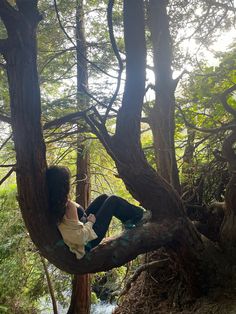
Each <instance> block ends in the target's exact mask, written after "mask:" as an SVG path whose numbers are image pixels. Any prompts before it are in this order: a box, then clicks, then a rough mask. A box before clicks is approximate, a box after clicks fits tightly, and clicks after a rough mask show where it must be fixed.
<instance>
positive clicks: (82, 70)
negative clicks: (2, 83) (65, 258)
mask: <svg viewBox="0 0 236 314" xmlns="http://www.w3.org/2000/svg"><path fill="white" fill-rule="evenodd" d="M76 52H77V54H76V59H77V109H78V111H82V110H84V109H86V108H87V107H88V101H87V96H86V95H85V93H84V88H88V65H87V61H86V58H81V54H82V55H83V56H85V57H87V47H86V38H85V30H84V5H83V0H77V5H76ZM78 127H79V126H78ZM83 143H84V136H83V135H80V134H79V131H78V135H77V160H76V187H75V188H76V202H77V203H78V204H80V205H82V206H83V208H85V209H86V208H87V207H88V205H89V203H90V199H91V188H90V154H89V151H88V150H87V148H86V145H84V144H83ZM90 306H91V283H90V274H85V275H74V278H73V281H72V295H71V302H70V307H69V310H68V314H89V313H90Z"/></svg>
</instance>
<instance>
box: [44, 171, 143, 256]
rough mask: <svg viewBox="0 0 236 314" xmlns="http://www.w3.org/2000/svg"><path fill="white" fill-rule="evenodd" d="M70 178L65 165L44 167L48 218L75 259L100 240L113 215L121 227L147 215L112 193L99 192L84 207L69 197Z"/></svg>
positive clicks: (132, 223) (135, 222) (129, 225)
mask: <svg viewBox="0 0 236 314" xmlns="http://www.w3.org/2000/svg"><path fill="white" fill-rule="evenodd" d="M70 177H71V175H70V171H69V169H68V168H66V167H60V166H52V167H50V168H49V169H48V170H47V184H48V195H49V206H50V217H51V219H52V222H53V223H55V224H57V227H58V229H59V231H60V233H61V235H62V238H63V240H64V242H65V244H66V245H67V246H68V247H69V249H70V251H71V252H73V253H75V254H76V257H77V258H78V259H81V258H82V257H83V256H84V255H85V253H86V252H89V251H90V250H91V249H92V248H94V247H95V246H97V245H98V244H99V243H100V242H101V241H102V239H103V238H104V237H105V235H106V232H107V230H108V228H109V224H110V222H111V219H112V217H113V216H114V217H116V218H118V219H119V220H120V221H121V222H122V223H123V224H124V226H125V228H130V227H134V226H136V225H137V224H138V223H140V222H141V221H143V222H144V218H145V219H146V218H147V219H148V218H149V217H148V216H149V212H148V213H147V212H144V211H143V209H142V208H140V207H137V206H135V205H132V204H130V203H128V202H127V201H126V200H124V199H122V198H120V197H118V196H115V195H113V196H107V195H105V194H103V195H100V196H99V197H97V198H96V199H95V200H94V201H93V202H92V203H91V204H90V205H89V207H88V208H87V209H86V210H84V209H83V207H82V206H81V205H79V204H77V203H75V202H73V201H71V200H70V198H69V193H70Z"/></svg>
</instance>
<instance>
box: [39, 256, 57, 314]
mask: <svg viewBox="0 0 236 314" xmlns="http://www.w3.org/2000/svg"><path fill="white" fill-rule="evenodd" d="M40 258H41V261H42V264H43V269H44V272H45V275H46V279H47V284H48V290H49V293H50V296H51V300H52V307H53V313H54V314H58V310H57V301H56V298H55V294H54V289H53V286H52V282H51V279H50V275H49V272H48V268H47V265H46V262H45V259H44V257H42V256H40Z"/></svg>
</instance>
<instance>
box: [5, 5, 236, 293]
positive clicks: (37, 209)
mask: <svg viewBox="0 0 236 314" xmlns="http://www.w3.org/2000/svg"><path fill="white" fill-rule="evenodd" d="M17 5H18V9H19V11H17V10H15V9H14V8H13V7H11V6H10V4H9V3H8V2H7V1H4V0H1V1H0V16H1V17H2V19H3V21H4V24H5V25H6V27H7V30H8V37H9V38H8V40H7V41H6V42H5V41H4V45H3V43H2V42H0V49H1V52H2V53H3V54H4V56H5V59H6V60H7V72H8V79H9V86H10V96H11V112H12V126H13V134H14V141H15V149H16V157H17V184H18V193H19V203H20V207H21V210H22V214H23V217H24V220H25V223H26V226H27V228H28V230H29V233H30V236H31V238H32V240H33V241H34V243H35V244H36V246H37V247H38V248H39V249H40V251H41V252H42V255H43V256H45V257H46V258H47V259H48V260H49V261H50V262H52V263H54V264H55V265H56V266H57V267H59V268H61V269H63V270H65V271H67V272H70V273H78V274H83V273H89V272H96V271H101V270H108V269H111V268H112V267H117V266H120V265H122V264H124V263H125V262H127V261H129V260H131V259H133V258H135V257H136V256H137V255H138V254H140V253H144V252H146V251H148V250H149V251H150V250H155V249H157V248H160V247H163V246H164V247H165V248H166V249H167V250H168V251H170V254H171V257H172V260H173V261H174V262H175V264H176V265H178V267H179V269H180V270H181V272H182V274H183V276H184V278H185V281H186V282H187V286H188V289H189V290H190V291H191V294H192V295H194V296H195V297H196V296H199V295H201V294H203V293H206V291H209V289H214V288H215V287H223V288H224V289H226V287H225V286H226V284H225V282H224V281H225V279H227V280H229V278H231V277H230V276H232V275H233V274H234V273H233V269H234V267H235V262H234V261H232V260H231V261H230V260H229V258H228V257H229V255H228V256H225V255H224V252H222V250H220V249H219V248H218V247H217V246H215V245H213V244H212V243H211V242H210V241H208V240H207V239H205V238H203V237H201V236H200V234H199V233H198V232H197V231H196V230H195V228H194V226H193V225H192V224H191V223H190V222H189V220H188V219H187V217H186V215H185V211H184V208H183V204H182V202H181V200H180V198H179V195H178V193H176V191H175V190H173V188H172V187H171V186H170V185H169V184H168V183H167V181H166V180H164V179H163V178H162V177H161V176H160V175H159V174H157V173H156V172H155V170H154V169H152V168H151V167H150V165H149V164H148V163H147V161H146V159H145V156H144V154H143V151H142V149H141V143H140V119H141V111H142V105H143V96H144V93H145V56H146V50H145V32H144V29H145V23H144V6H143V1H142V0H124V34H125V46H126V52H127V58H126V65H127V66H126V84H125V91H124V96H123V100H122V107H121V108H120V110H119V113H118V117H117V127H116V132H115V135H114V136H113V137H111V136H109V134H108V133H106V132H105V131H104V125H102V126H100V135H101V136H100V139H101V140H102V142H103V143H104V145H105V146H106V148H107V150H108V152H109V153H110V154H111V156H112V157H113V158H114V160H115V162H116V165H117V169H118V171H119V174H120V176H121V178H122V179H123V180H124V182H125V184H126V187H127V188H128V190H129V191H130V192H131V193H132V195H133V196H134V197H135V198H136V199H137V200H138V201H140V203H141V204H142V205H143V206H144V207H145V208H147V209H149V210H151V211H152V212H153V221H152V222H151V223H149V224H145V225H144V226H142V227H137V228H135V230H134V229H133V230H130V231H127V232H126V233H124V234H123V236H120V237H118V238H117V239H116V240H115V241H107V243H104V244H102V245H101V246H99V247H98V248H96V249H94V250H92V252H90V253H89V254H87V255H86V256H85V257H84V258H83V259H82V260H79V261H78V260H76V258H75V256H74V255H73V254H72V253H70V252H69V250H68V248H67V247H66V246H65V245H64V244H63V243H62V241H61V238H60V236H59V233H58V231H57V228H56V226H52V225H50V223H49V219H48V214H47V213H48V211H47V209H48V208H47V195H46V188H45V170H46V160H45V147H44V142H43V137H42V131H41V125H40V93H39V86H38V78H37V64H36V52H37V51H36V27H37V23H38V21H39V14H38V11H37V1H34V0H32V1H25V0H18V1H17ZM9 47H10V48H11V49H9ZM96 127H98V123H97V124H96ZM231 148H232V146H231ZM232 182H233V185H234V181H232ZM232 188H233V187H232ZM228 191H229V192H230V193H229V195H228V196H227V198H228V199H229V201H228V204H229V205H230V204H233V206H231V205H230V206H229V207H228V210H229V215H228V217H229V219H228V222H230V218H231V216H230V214H231V213H232V212H234V210H235V207H234V200H235V196H234V194H233V193H231V191H234V190H233V189H232V190H231V189H229V190H228ZM230 195H231V197H230ZM233 218H234V215H233ZM225 226H226V225H225ZM234 229H235V228H234V222H233V223H232V222H231V225H230V228H225V229H224V230H228V231H227V232H225V233H224V235H225V236H224V237H222V239H223V238H225V239H230V235H232V233H234ZM222 235H223V234H222ZM234 239H235V237H233V240H234ZM224 243H225V242H224V241H222V246H223V245H224ZM231 243H232V244H233V243H234V241H231ZM222 266H224V267H222ZM230 284H231V287H235V283H234V280H233V277H232V281H231V282H230ZM223 288H222V289H223ZM207 289H208V290H207Z"/></svg>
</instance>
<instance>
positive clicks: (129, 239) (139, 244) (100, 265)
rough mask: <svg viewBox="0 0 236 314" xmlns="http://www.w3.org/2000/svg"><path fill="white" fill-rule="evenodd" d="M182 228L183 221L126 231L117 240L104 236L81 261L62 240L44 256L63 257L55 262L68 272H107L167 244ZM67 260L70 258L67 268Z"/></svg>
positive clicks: (48, 249) (45, 252)
mask: <svg viewBox="0 0 236 314" xmlns="http://www.w3.org/2000/svg"><path fill="white" fill-rule="evenodd" d="M180 230H184V226H183V221H182V220H179V221H177V222H176V224H172V225H168V224H155V223H149V224H146V225H144V226H141V227H137V228H134V229H131V230H128V231H125V232H124V233H123V234H121V235H120V236H119V237H117V238H115V239H114V238H108V239H105V240H104V241H103V242H102V243H101V244H100V245H99V246H98V247H96V248H95V249H93V250H92V251H91V252H90V253H87V254H86V255H85V256H84V258H83V259H81V260H76V258H75V255H74V254H72V253H70V252H69V249H68V247H67V246H66V245H64V244H63V242H60V241H59V242H56V243H55V244H54V247H50V248H49V247H48V248H47V250H46V251H44V252H43V255H44V256H45V257H46V258H48V259H49V261H50V256H52V257H54V256H61V258H60V259H57V262H56V263H55V265H56V266H57V267H58V268H61V269H63V270H64V271H67V272H68V273H73V274H85V273H95V272H99V271H107V270H109V269H112V268H114V267H119V266H121V265H124V264H125V263H127V262H129V261H131V260H133V259H134V258H136V257H137V256H138V255H139V254H142V253H145V252H148V251H152V250H156V249H158V248H160V247H163V246H168V244H170V243H171V242H172V240H173V239H174V238H175V235H176V234H177V233H178V232H179V231H180ZM56 251H57V252H56ZM65 260H66V261H67V263H66V269H65Z"/></svg>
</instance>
